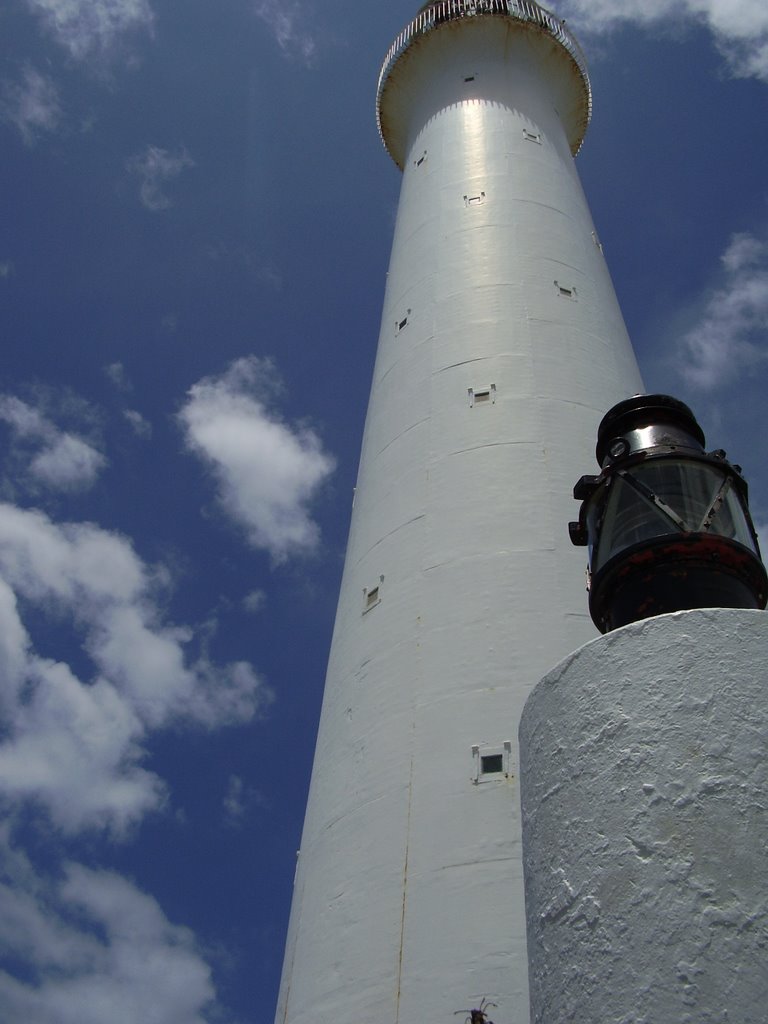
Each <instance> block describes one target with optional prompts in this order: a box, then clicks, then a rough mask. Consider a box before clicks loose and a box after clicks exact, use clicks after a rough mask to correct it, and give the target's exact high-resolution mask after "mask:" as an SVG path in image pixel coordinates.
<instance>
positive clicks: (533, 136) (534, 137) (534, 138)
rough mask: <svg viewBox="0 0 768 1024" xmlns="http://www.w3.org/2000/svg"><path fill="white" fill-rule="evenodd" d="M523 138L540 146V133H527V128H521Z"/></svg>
mask: <svg viewBox="0 0 768 1024" xmlns="http://www.w3.org/2000/svg"><path fill="white" fill-rule="evenodd" d="M523 138H524V139H527V140H528V142H535V143H537V144H538V145H539V146H540V145H541V133H540V132H532V131H529V129H528V128H523Z"/></svg>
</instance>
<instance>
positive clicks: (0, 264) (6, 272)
mask: <svg viewBox="0 0 768 1024" xmlns="http://www.w3.org/2000/svg"><path fill="white" fill-rule="evenodd" d="M12 273H13V263H12V262H11V261H10V260H2V261H0V278H3V277H10V276H11V274H12Z"/></svg>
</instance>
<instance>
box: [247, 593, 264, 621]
mask: <svg viewBox="0 0 768 1024" xmlns="http://www.w3.org/2000/svg"><path fill="white" fill-rule="evenodd" d="M266 603H267V595H266V594H265V593H264V591H263V590H252V591H251V592H250V594H246V595H245V597H244V598H243V608H244V609H245V610H246V611H247V612H249V613H250V614H251V615H255V614H256V613H257V612H260V611H261V610H262V608H263V607H264V606H265V605H266Z"/></svg>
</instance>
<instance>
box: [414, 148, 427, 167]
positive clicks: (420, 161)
mask: <svg viewBox="0 0 768 1024" xmlns="http://www.w3.org/2000/svg"><path fill="white" fill-rule="evenodd" d="M426 159H427V151H426V149H425V150H424V152H423V153H422V154H421V156H420V157H419V159H418V160H414V161H413V166H414V167H421V165H422V164H423V163H424V162H425V160H426Z"/></svg>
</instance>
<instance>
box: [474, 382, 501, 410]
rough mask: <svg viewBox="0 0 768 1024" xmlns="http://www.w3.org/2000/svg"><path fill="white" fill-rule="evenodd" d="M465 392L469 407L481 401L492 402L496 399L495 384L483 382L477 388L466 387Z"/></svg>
mask: <svg viewBox="0 0 768 1024" xmlns="http://www.w3.org/2000/svg"><path fill="white" fill-rule="evenodd" d="M467 394H468V395H469V406H470V408H473V407H474V406H476V405H482V404H483V402H489V403H491V404H493V403H495V401H496V385H495V384H485V385H483V386H482V387H479V388H467Z"/></svg>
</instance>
